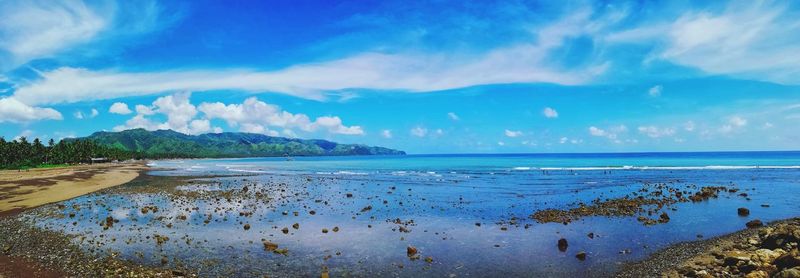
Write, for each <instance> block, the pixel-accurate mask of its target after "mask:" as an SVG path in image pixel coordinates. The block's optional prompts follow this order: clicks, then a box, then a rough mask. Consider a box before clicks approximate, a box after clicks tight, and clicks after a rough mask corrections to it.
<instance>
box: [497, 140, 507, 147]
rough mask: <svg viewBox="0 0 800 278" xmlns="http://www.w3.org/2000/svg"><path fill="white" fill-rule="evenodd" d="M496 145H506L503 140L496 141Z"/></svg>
mask: <svg viewBox="0 0 800 278" xmlns="http://www.w3.org/2000/svg"><path fill="white" fill-rule="evenodd" d="M497 145H498V146H505V145H506V143H505V142H503V141H497Z"/></svg>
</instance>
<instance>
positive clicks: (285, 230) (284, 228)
mask: <svg viewBox="0 0 800 278" xmlns="http://www.w3.org/2000/svg"><path fill="white" fill-rule="evenodd" d="M281 232H283V234H288V233H289V228H286V227H283V229H281Z"/></svg>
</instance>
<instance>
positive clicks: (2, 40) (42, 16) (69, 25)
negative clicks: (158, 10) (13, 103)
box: [0, 1, 110, 69]
mask: <svg viewBox="0 0 800 278" xmlns="http://www.w3.org/2000/svg"><path fill="white" fill-rule="evenodd" d="M106 12H107V11H106ZM104 14H107V13H104V12H102V11H98V10H94V9H92V8H90V7H88V6H87V5H86V4H85V3H84V2H82V1H60V2H40V1H4V2H2V3H1V4H0V17H2V18H3V20H2V21H0V34H1V35H2V37H0V54H2V52H6V53H8V56H7V61H2V60H0V65H3V66H2V67H5V68H6V69H8V68H14V67H16V66H18V65H21V64H24V63H26V62H28V61H30V60H32V59H36V58H40V57H47V56H50V55H52V54H55V53H57V52H59V51H61V50H63V49H65V48H67V47H70V46H74V45H76V44H80V43H84V42H87V41H89V40H90V39H92V38H94V37H95V36H96V35H97V34H98V33H99V32H100V31H102V30H103V29H104V28H105V27H106V26H107V25H108V24H109V20H110V18H109V16H107V15H104ZM2 56H3V55H0V57H2Z"/></svg>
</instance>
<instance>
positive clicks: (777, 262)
mask: <svg viewBox="0 0 800 278" xmlns="http://www.w3.org/2000/svg"><path fill="white" fill-rule="evenodd" d="M748 226H750V227H749V228H747V229H746V230H743V231H740V232H737V233H733V234H730V235H726V236H722V237H718V238H714V239H709V240H704V241H698V242H685V243H680V244H676V245H673V246H671V247H669V248H667V249H665V250H662V251H659V252H658V253H656V254H653V255H652V256H651V257H650V258H648V259H646V260H644V261H641V262H636V263H631V264H627V265H625V266H624V267H623V268H622V271H621V272H620V273H619V274H618V275H617V276H618V277H750V278H755V277H780V278H789V277H800V251H799V250H798V244H800V218H793V219H789V220H784V221H779V222H775V223H772V224H770V225H768V226H766V227H754V226H755V225H748Z"/></svg>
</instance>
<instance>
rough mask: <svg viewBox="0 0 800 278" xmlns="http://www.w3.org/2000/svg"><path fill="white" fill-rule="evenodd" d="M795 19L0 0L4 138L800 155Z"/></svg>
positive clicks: (779, 12) (759, 4)
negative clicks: (206, 138)
mask: <svg viewBox="0 0 800 278" xmlns="http://www.w3.org/2000/svg"><path fill="white" fill-rule="evenodd" d="M701 2H702V1H701ZM799 15H800V6H799V5H798V3H797V2H795V1H775V2H772V1H733V2H723V1H708V3H698V1H663V2H661V1H658V2H655V1H654V2H651V1H497V2H494V1H451V0H442V1H352V2H342V3H338V2H337V1H304V0H299V1H203V0H200V1H154V0H153V1H151V0H142V1H87V2H83V1H13V0H11V1H0V136H3V137H5V138H6V139H13V138H16V137H18V136H27V137H40V138H45V139H47V138H55V139H61V138H65V137H76V136H78V137H80V136H86V135H89V134H91V133H92V132H95V131H100V130H107V131H113V130H124V129H130V128H146V129H151V130H155V129H173V130H176V131H180V132H184V133H190V134H200V133H208V132H223V131H243V132H254V133H263V134H268V135H274V136H286V137H299V138H322V139H330V140H334V141H338V142H345V143H364V144H370V145H381V146H386V147H391V148H397V149H402V150H406V151H408V152H410V153H476V152H481V153H487V152H515V153H521V152H617V151H620V152H622V151H701V150H708V151H714V150H789V149H793V150H797V149H800V16H799Z"/></svg>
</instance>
